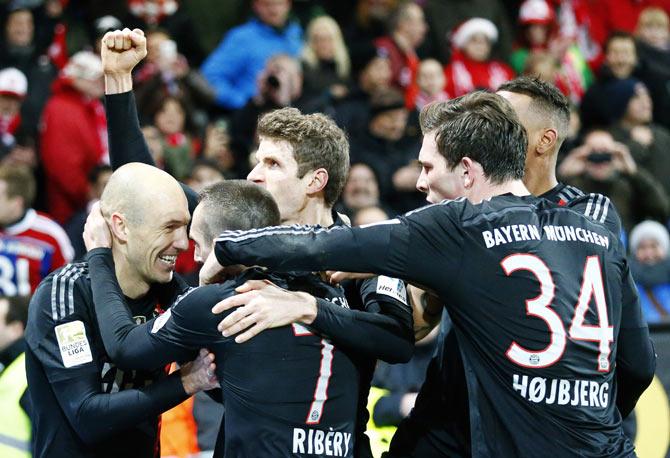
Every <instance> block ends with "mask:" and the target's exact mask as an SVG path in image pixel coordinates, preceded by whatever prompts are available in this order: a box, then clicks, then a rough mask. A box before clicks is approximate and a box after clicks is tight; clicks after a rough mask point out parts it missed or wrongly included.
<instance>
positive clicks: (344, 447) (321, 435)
mask: <svg viewBox="0 0 670 458" xmlns="http://www.w3.org/2000/svg"><path fill="white" fill-rule="evenodd" d="M351 445H352V444H351V433H345V432H339V431H332V430H331V431H323V430H321V429H312V428H309V429H303V428H293V450H292V453H300V454H307V455H315V456H349V451H350V450H351Z"/></svg>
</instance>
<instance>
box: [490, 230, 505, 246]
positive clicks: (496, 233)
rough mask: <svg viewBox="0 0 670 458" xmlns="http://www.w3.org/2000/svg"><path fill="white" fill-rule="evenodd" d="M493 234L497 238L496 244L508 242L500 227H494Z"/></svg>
mask: <svg viewBox="0 0 670 458" xmlns="http://www.w3.org/2000/svg"><path fill="white" fill-rule="evenodd" d="M493 235H494V236H495V239H496V245H501V244H505V243H507V242H506V241H505V239H504V238H503V236H502V234H501V233H500V231H499V230H498V229H493Z"/></svg>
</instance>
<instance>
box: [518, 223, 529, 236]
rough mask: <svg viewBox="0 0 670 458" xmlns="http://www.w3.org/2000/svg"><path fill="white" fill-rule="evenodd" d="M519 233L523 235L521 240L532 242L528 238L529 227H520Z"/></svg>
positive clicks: (523, 225)
mask: <svg viewBox="0 0 670 458" xmlns="http://www.w3.org/2000/svg"><path fill="white" fill-rule="evenodd" d="M519 232H520V233H521V240H530V237H528V227H526V225H525V224H522V225H521V226H519Z"/></svg>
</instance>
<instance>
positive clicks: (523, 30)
mask: <svg viewBox="0 0 670 458" xmlns="http://www.w3.org/2000/svg"><path fill="white" fill-rule="evenodd" d="M519 25H520V30H519V32H520V33H519V40H518V44H517V49H516V50H515V51H514V53H513V54H512V56H511V58H510V63H511V65H512V68H513V69H514V71H516V72H517V73H528V72H527V68H526V67H527V64H528V58H529V56H531V55H532V54H536V53H547V54H548V55H549V56H550V57H551V58H553V59H554V61H555V62H556V67H557V70H558V71H557V72H556V75H555V80H554V81H551V82H552V83H554V84H555V85H556V86H557V87H558V88H559V89H560V90H561V92H563V94H565V95H566V96H567V97H568V98H569V99H570V100H571V101H572V102H573V103H579V101H580V100H581V98H582V96H583V95H584V92H585V91H586V88H587V87H588V86H589V85H590V84H591V82H592V81H593V74H592V73H591V69H590V68H589V66H588V64H587V62H586V59H585V58H584V55H583V54H582V52H581V51H580V50H579V47H578V46H577V44H576V42H575V40H574V39H573V37H570V36H565V35H560V34H559V33H558V30H557V25H556V21H555V13H554V9H553V8H552V7H551V5H550V4H549V3H548V2H547V1H546V0H526V1H525V2H523V4H522V5H521V8H520V9H519Z"/></svg>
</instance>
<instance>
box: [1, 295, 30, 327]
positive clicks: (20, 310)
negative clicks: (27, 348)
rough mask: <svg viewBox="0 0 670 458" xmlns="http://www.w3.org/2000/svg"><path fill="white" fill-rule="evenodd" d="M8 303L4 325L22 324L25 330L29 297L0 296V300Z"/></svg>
mask: <svg viewBox="0 0 670 458" xmlns="http://www.w3.org/2000/svg"><path fill="white" fill-rule="evenodd" d="M3 299H4V300H6V301H7V302H8V307H7V316H5V324H11V323H14V322H16V321H18V322H20V323H21V324H23V329H25V328H26V322H27V321H28V303H29V302H30V296H0V301H1V300H3Z"/></svg>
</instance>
